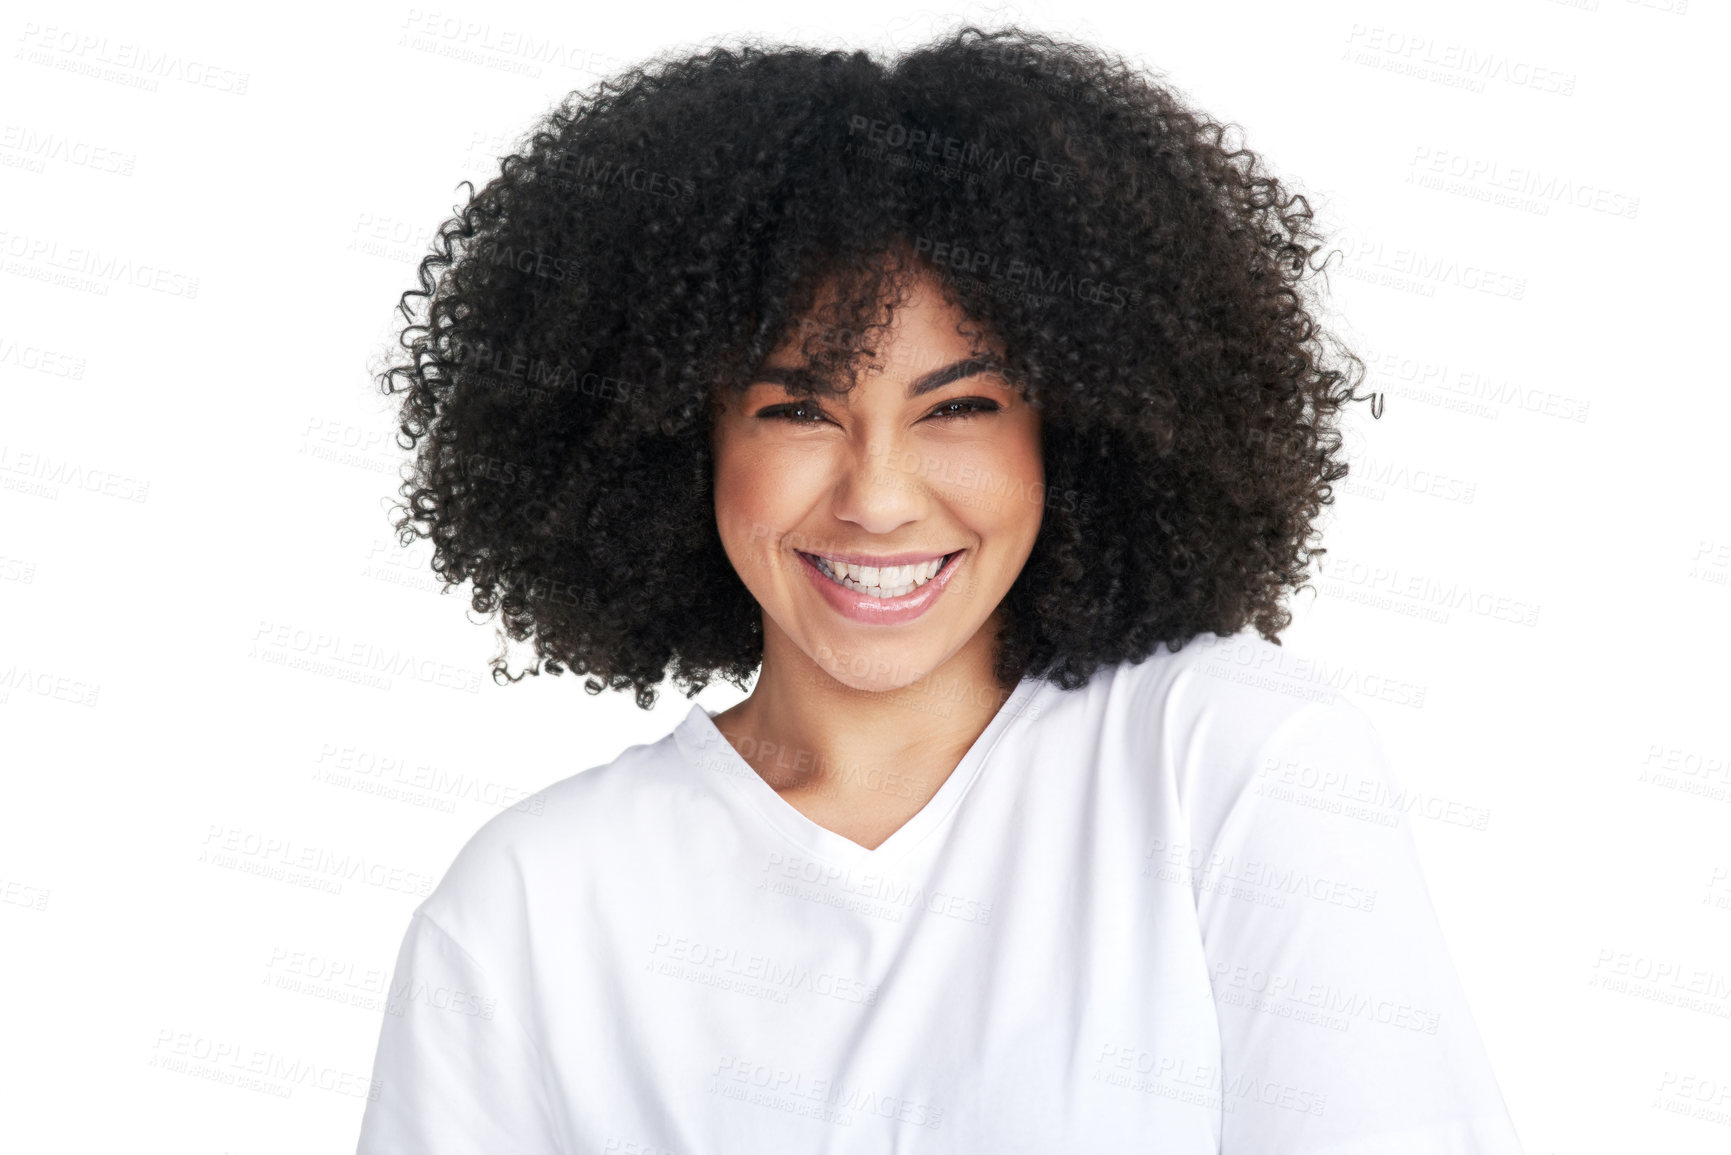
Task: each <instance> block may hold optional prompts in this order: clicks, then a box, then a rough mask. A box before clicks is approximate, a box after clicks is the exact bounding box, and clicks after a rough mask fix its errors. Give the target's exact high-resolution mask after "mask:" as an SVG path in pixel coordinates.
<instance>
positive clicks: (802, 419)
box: [758, 401, 823, 425]
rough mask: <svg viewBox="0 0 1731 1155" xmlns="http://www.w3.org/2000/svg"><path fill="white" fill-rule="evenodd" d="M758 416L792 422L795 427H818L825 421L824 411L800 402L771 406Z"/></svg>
mask: <svg viewBox="0 0 1731 1155" xmlns="http://www.w3.org/2000/svg"><path fill="white" fill-rule="evenodd" d="M758 416H759V417H768V418H771V419H779V420H782V421H790V422H792V423H793V424H795V425H816V424H817V423H818V422H819V421H822V420H823V410H821V409H819V408H818V407H817V406H815V405H812V404H810V403H808V402H803V401H798V402H794V403H792V404H788V405H775V406H771V407H770V408H768V409H764V410H761V411H760V412H759V413H758Z"/></svg>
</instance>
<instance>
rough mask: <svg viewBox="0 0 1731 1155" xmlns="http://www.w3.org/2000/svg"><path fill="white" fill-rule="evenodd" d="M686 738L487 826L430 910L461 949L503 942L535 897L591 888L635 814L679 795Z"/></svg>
mask: <svg viewBox="0 0 1731 1155" xmlns="http://www.w3.org/2000/svg"><path fill="white" fill-rule="evenodd" d="M677 733H678V729H677V728H675V729H674V730H672V731H669V732H668V733H667V734H666V735H664V736H663V737H661V738H659V739H657V740H656V741H653V742H645V743H639V744H636V745H633V746H630V747H628V748H626V749H625V750H623V751H621V752H620V754H619V755H618V756H617V757H615V758H613V759H612V760H611V761H609V762H604V763H600V764H598V765H594V766H590V767H588V768H586V769H583V770H580V771H578V772H576V773H574V774H570V775H568V776H566V777H564V778H561V779H559V780H558V781H555V782H552V783H550V784H549V785H547V786H545V787H543V788H541V789H540V790H538V791H536V792H535V793H533V794H531V795H529V796H528V797H527V798H525V799H523V800H522V801H521V802H519V803H518V804H517V805H515V806H513V807H511V808H510V809H507V810H502V811H500V812H499V813H498V814H495V815H493V816H492V817H491V818H489V819H487V821H485V822H484V823H482V824H481V826H480V827H479V828H478V829H476V830H475V832H474V833H473V834H471V835H470V836H469V838H468V840H467V841H466V842H464V843H463V845H462V847H461V849H459V850H458V851H457V853H456V855H455V857H453V858H452V860H451V864H450V866H448V867H447V868H446V870H445V873H444V875H443V876H442V877H441V878H440V880H439V883H438V885H437V886H435V887H434V888H433V891H432V893H431V894H430V895H429V896H428V897H427V898H426V899H425V901H423V902H422V903H421V906H420V908H419V909H420V910H421V911H422V912H423V913H425V914H426V915H427V916H428V917H429V918H430V919H431V920H432V921H433V922H435V923H436V924H438V925H439V926H440V927H441V928H442V929H444V930H445V931H446V932H447V933H448V934H450V935H451V937H453V938H455V939H456V940H457V941H459V942H461V943H465V944H467V943H470V942H485V941H496V940H497V939H498V938H499V936H500V933H501V932H503V931H505V930H508V929H509V928H508V927H506V926H503V925H501V923H503V922H505V921H507V920H509V919H511V918H513V917H516V918H521V917H522V916H523V915H524V913H525V912H526V910H527V907H528V905H529V903H530V901H531V899H532V898H533V896H534V894H535V893H537V892H540V891H543V890H545V889H546V888H548V887H555V888H557V887H560V886H572V887H575V886H578V885H581V883H582V879H583V876H584V872H585V870H586V865H585V864H587V863H590V862H598V861H605V860H606V858H607V857H608V855H609V854H610V853H611V851H612V848H613V844H615V843H618V842H619V841H621V839H622V837H626V835H625V833H624V829H623V828H624V826H626V825H629V823H628V822H623V823H622V821H621V820H622V819H628V818H629V816H630V815H631V814H632V813H646V812H649V811H651V810H653V809H655V808H657V807H658V805H659V804H658V803H657V801H656V799H655V797H654V796H656V795H658V794H659V793H664V792H665V791H667V790H677V789H679V788H680V787H679V781H680V772H679V771H680V766H681V761H680V753H679V750H678V748H677V746H676V735H677Z"/></svg>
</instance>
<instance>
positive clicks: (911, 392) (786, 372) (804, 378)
mask: <svg viewBox="0 0 1731 1155" xmlns="http://www.w3.org/2000/svg"><path fill="white" fill-rule="evenodd" d="M1000 368H1001V366H1000V365H999V363H998V362H997V361H996V360H993V359H992V358H989V357H968V358H965V359H964V360H961V361H956V362H954V363H952V364H949V365H945V366H944V367H943V368H942V369H933V370H932V371H931V372H930V373H923V374H921V375H920V376H918V377H916V378H914V380H913V381H912V382H911V383H910V384H909V385H908V396H909V397H918V396H920V395H921V394H922V393H930V392H931V391H932V390H934V389H942V388H943V387H944V386H945V385H948V384H950V382H952V381H960V380H962V379H963V378H964V377H973V376H975V375H977V374H980V373H993V372H997V371H998V370H999V369H1000ZM751 379H752V381H753V382H757V381H762V382H765V383H767V384H770V385H783V386H787V387H790V388H791V387H794V386H797V385H802V384H805V383H807V382H809V381H810V380H811V379H812V371H811V370H810V369H808V368H805V367H803V366H799V367H794V366H782V365H765V366H764V367H763V368H761V369H759V370H758V371H757V372H756V373H754V374H752V378H751Z"/></svg>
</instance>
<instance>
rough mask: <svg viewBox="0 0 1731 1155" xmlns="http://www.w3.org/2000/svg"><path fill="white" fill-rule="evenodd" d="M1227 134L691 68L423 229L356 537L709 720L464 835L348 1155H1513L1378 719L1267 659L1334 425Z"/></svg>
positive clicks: (1305, 243)
mask: <svg viewBox="0 0 1731 1155" xmlns="http://www.w3.org/2000/svg"><path fill="white" fill-rule="evenodd" d="M1222 136H1223V133H1222V129H1221V127H1220V126H1219V125H1217V124H1215V123H1213V122H1211V121H1209V120H1208V119H1206V118H1205V117H1203V116H1201V115H1199V114H1198V113H1196V112H1194V111H1191V110H1189V109H1187V108H1186V107H1185V106H1184V105H1183V104H1182V103H1181V102H1180V101H1179V100H1178V99H1177V98H1176V97H1175V96H1173V95H1172V94H1171V93H1170V92H1168V91H1166V90H1165V89H1163V88H1161V87H1160V86H1158V85H1157V84H1155V83H1154V82H1152V81H1151V80H1149V79H1148V78H1146V77H1144V76H1143V75H1141V74H1140V73H1138V72H1136V71H1135V70H1133V69H1131V68H1129V67H1128V66H1126V65H1125V64H1124V63H1123V62H1122V61H1120V60H1117V59H1116V58H1110V57H1107V56H1105V55H1103V54H1101V53H1099V52H1097V51H1095V50H1093V49H1089V48H1086V47H1084V46H1080V45H1075V44H1064V43H1056V42H1053V41H1052V40H1050V39H1047V38H1044V37H1040V36H1033V35H1029V34H1025V33H1022V32H1019V31H1014V30H1011V31H1005V32H998V33H992V34H985V33H982V32H980V31H979V30H977V29H972V28H967V29H963V30H961V31H960V32H958V33H957V34H955V35H954V36H952V37H950V38H948V39H946V40H944V41H943V42H941V43H937V44H935V45H932V46H930V47H927V48H924V49H921V50H919V51H916V52H913V53H911V54H909V55H907V56H905V57H903V58H901V59H899V60H897V61H895V62H893V63H891V64H885V63H880V62H879V61H877V60H874V59H873V58H871V57H869V56H868V55H866V54H864V53H852V54H848V53H842V52H819V51H812V50H802V49H789V48H782V49H775V50H763V49H759V48H755V47H748V48H744V49H739V50H723V49H716V50H712V51H710V52H708V53H705V54H704V55H701V56H697V57H693V58H691V59H686V60H677V61H670V62H661V63H659V64H658V65H656V66H655V67H653V68H651V69H648V70H636V71H633V72H632V73H631V74H629V75H628V76H626V77H625V78H624V79H623V80H622V81H621V82H619V83H610V84H606V85H603V86H601V87H600V88H598V89H597V90H596V91H595V92H594V93H591V94H588V95H587V96H584V97H583V98H581V99H577V100H575V101H573V102H572V103H571V104H569V105H567V106H566V107H564V108H561V109H560V110H558V111H556V112H554V113H553V114H551V115H550V116H549V117H548V119H547V120H546V121H545V122H544V123H543V124H542V125H541V126H540V127H539V128H538V129H537V130H536V131H535V132H534V133H533V134H532V136H531V137H530V138H529V140H528V141H527V143H526V144H525V146H524V149H523V151H522V152H521V153H520V154H519V155H515V156H511V157H508V158H506V159H505V161H504V162H503V164H502V169H501V173H500V175H499V176H498V177H497V178H496V179H494V180H493V181H491V182H490V183H489V184H488V185H487V186H486V187H485V188H484V189H482V190H481V191H480V192H478V193H474V194H473V195H472V197H471V199H470V201H469V203H468V204H467V205H466V206H465V207H463V208H462V209H461V212H460V215H458V216H457V217H455V218H453V219H452V220H451V221H450V222H448V223H447V225H446V226H445V228H444V229H443V230H442V233H441V236H442V238H443V240H442V243H441V244H440V245H439V246H438V249H439V251H438V252H437V253H436V254H435V255H433V256H430V257H429V258H427V259H426V260H425V261H423V263H422V268H421V278H420V280H421V291H420V292H418V293H410V294H405V299H404V302H403V313H404V316H405V317H406V318H408V319H409V320H410V321H411V322H413V321H414V320H415V318H414V314H413V312H412V311H411V309H410V307H409V300H408V298H410V297H422V298H425V301H424V303H425V305H426V310H427V311H426V313H425V315H424V318H423V319H422V321H421V322H420V323H411V324H410V326H409V328H408V329H407V330H406V331H405V333H404V337H403V344H404V346H405V348H407V349H409V350H410V357H409V359H408V361H407V363H405V364H402V365H399V366H397V367H395V368H393V369H392V370H390V371H389V372H388V374H387V375H386V385H387V387H388V388H391V389H393V390H398V391H400V392H402V394H403V402H402V404H403V424H402V428H403V431H404V433H405V434H406V435H407V436H408V438H409V439H410V441H411V443H412V444H416V445H418V446H419V454H418V458H417V472H416V474H415V476H414V478H413V479H412V480H411V481H410V482H409V483H408V484H407V485H406V486H405V497H406V498H407V505H406V508H405V511H404V514H403V518H402V520H401V521H400V522H399V528H400V529H401V530H402V532H403V536H404V540H405V541H407V540H412V538H413V537H414V536H415V535H416V534H419V535H422V536H426V537H428V538H430V539H431V540H432V541H433V542H434V545H435V547H436V551H437V552H436V557H435V561H434V566H435V568H436V569H437V571H438V572H439V573H440V574H441V575H442V576H443V577H444V578H445V579H446V580H447V581H449V582H451V583H458V582H463V581H467V582H469V583H471V584H472V586H473V589H474V595H473V604H474V607H475V608H476V609H477V610H479V611H482V612H492V611H495V610H496V611H498V612H499V613H500V615H501V621H502V626H503V629H504V631H505V632H506V633H507V634H508V635H509V636H510V637H511V638H513V639H516V640H518V641H529V642H532V643H533V645H534V647H535V653H536V661H535V663H534V666H533V667H532V668H531V670H530V671H529V672H539V670H540V669H541V668H545V669H546V670H547V671H549V672H552V673H559V672H561V671H564V670H570V671H573V672H575V673H578V674H583V675H586V676H587V683H586V684H587V688H588V689H589V690H590V692H592V693H599V692H600V691H601V690H603V689H609V688H610V689H618V690H624V689H630V690H633V691H634V692H635V695H636V701H637V702H638V703H639V704H640V705H642V706H644V707H648V706H650V705H652V704H653V703H654V701H655V692H656V687H657V686H659V685H660V684H661V683H662V682H663V681H664V680H665V679H666V678H667V677H668V676H669V675H671V676H672V678H673V679H674V680H675V682H676V683H677V684H678V685H679V686H680V687H681V689H683V690H684V691H685V692H686V693H687V694H688V695H689V694H695V693H696V692H697V691H698V690H699V689H700V688H702V687H703V686H705V685H706V684H708V682H709V681H711V680H712V679H714V678H721V679H724V680H727V681H729V682H732V683H733V684H736V685H738V686H740V688H742V689H745V688H747V687H748V685H749V689H750V696H749V697H747V698H746V699H745V700H744V701H742V702H741V703H740V704H739V705H737V706H735V707H734V708H733V709H731V710H728V711H726V712H724V713H721V714H718V715H714V716H712V715H711V714H710V713H709V712H708V711H706V710H704V709H703V708H701V707H699V706H696V705H693V706H692V708H691V709H690V711H689V712H688V713H687V714H686V716H685V719H684V721H682V722H680V723H679V725H678V726H677V727H676V728H675V729H674V730H673V731H672V732H671V733H669V734H668V735H667V736H665V737H664V738H662V739H661V740H660V741H657V742H654V743H651V744H647V745H639V746H634V747H632V748H631V749H629V750H626V751H625V752H624V753H622V754H620V755H619V756H618V757H617V758H616V759H614V760H613V761H612V762H610V763H607V764H605V765H601V766H595V767H591V768H588V769H584V770H582V772H580V773H572V774H568V775H567V774H564V773H561V775H560V777H559V780H558V781H556V782H554V783H553V784H552V785H551V786H548V787H547V788H546V789H545V790H543V791H542V792H541V793H540V794H539V795H538V796H537V803H538V804H537V805H536V806H535V807H520V808H516V809H513V810H511V811H507V812H505V813H502V814H500V815H498V816H497V817H495V818H494V819H492V820H491V821H489V822H488V823H487V824H486V825H485V826H483V827H482V828H481V830H480V831H479V832H478V833H476V834H475V836H474V837H473V838H472V839H471V840H470V842H469V843H468V844H467V845H466V846H465V848H464V849H463V850H462V852H461V853H460V854H459V855H458V857H457V859H456V861H455V862H454V863H453V864H452V865H451V867H450V869H449V871H448V872H447V874H446V875H445V877H444V879H443V881H442V882H441V883H440V885H439V887H438V888H437V890H436V891H435V892H434V893H433V895H432V896H431V897H430V898H428V899H427V900H426V901H425V902H424V903H423V904H422V905H421V906H420V908H419V909H418V910H417V911H416V912H415V915H414V917H413V919H412V920H411V922H410V925H409V928H408V933H407V935H406V937H405V939H404V942H403V946H402V951H401V954H400V955H399V957H398V959H397V964H396V974H395V978H394V980H393V986H392V994H393V997H392V1000H391V1008H390V1012H389V1013H388V1014H387V1015H386V1016H385V1019H384V1025H383V1030H382V1034H381V1037H380V1040H379V1048H378V1054H377V1058H376V1064H375V1078H376V1079H377V1082H378V1094H377V1097H376V1098H375V1099H373V1100H372V1101H370V1102H369V1104H368V1106H367V1109H366V1114H365V1118H364V1122H363V1125H362V1130H361V1138H360V1151H361V1152H362V1155H374V1153H376V1155H384V1153H386V1152H391V1153H401V1152H416V1153H451V1155H455V1153H457V1152H464V1153H469V1152H499V1153H505V1152H510V1153H512V1155H553V1153H555V1152H558V1153H564V1155H578V1153H586V1152H603V1151H608V1152H635V1153H640V1155H655V1153H662V1152H679V1153H681V1155H721V1153H724V1152H727V1153H737V1152H753V1153H759V1152H773V1153H776V1155H781V1153H792V1152H802V1153H826V1152H837V1153H839V1152H849V1153H867V1152H871V1153H878V1152H902V1153H937V1152H946V1153H975V1152H978V1153H988V1152H989V1153H992V1155H1000V1153H1003V1152H1011V1151H1026V1152H1040V1153H1042V1155H1046V1153H1053V1152H1071V1151H1100V1150H1119V1151H1122V1150H1145V1151H1157V1152H1162V1153H1163V1155H1181V1153H1182V1155H1191V1153H1194V1155H1201V1153H1203V1152H1210V1153H1212V1152H1224V1153H1230V1155H1251V1153H1255V1155H1279V1153H1291V1155H1298V1153H1308V1155H1320V1153H1323V1152H1332V1153H1339V1155H1347V1153H1352V1155H1367V1153H1371V1152H1375V1153H1378V1155H1381V1153H1385V1152H1387V1153H1398V1155H1427V1153H1434V1155H1444V1153H1447V1155H1469V1153H1470V1155H1505V1153H1514V1152H1518V1151H1519V1150H1520V1147H1519V1145H1518V1143H1517V1140H1516V1138H1515V1135H1514V1132H1513V1129H1512V1127H1511V1125H1510V1122H1509V1118H1508V1115H1507V1113H1506V1111H1505V1109H1504V1105H1503V1102H1502V1099H1501V1096H1500V1094H1499V1091H1498V1088H1497V1084H1496V1081H1495V1079H1494V1077H1493V1074H1492V1072H1491V1070H1490V1067H1489V1064H1488V1062H1487V1060H1486V1057H1485V1053H1484V1050H1483V1048H1482V1045H1481V1043H1480V1039H1479V1035H1478V1031H1477V1028H1476V1026H1475V1024H1474V1022H1473V1019H1472V1016H1471V1013H1470V1011H1469V1009H1468V1007H1467V1004H1466V1002H1465V1000H1464V998H1463V995H1462V992H1461V989H1460V986H1459V983H1458V981H1457V979H1456V976H1455V972H1454V969H1453V966H1452V964H1451V962H1450V958H1449V955H1448V951H1447V948H1446V946H1445V943H1444V941H1443V939H1442V937H1441V934H1440V931H1439V927H1438V922H1437V919H1436V916H1435V914H1434V912H1433V909H1432V906H1431V903H1430V899H1429V896H1428V893H1427V891H1426V888H1425V884H1424V881H1423V878H1422V876H1421V874H1420V871H1419V868H1418V863H1417V857H1416V855H1415V853H1414V847H1413V842H1412V838H1411V834H1410V831H1409V829H1408V825H1407V820H1406V817H1405V810H1404V806H1403V804H1402V801H1401V799H1402V798H1403V797H1404V796H1403V795H1402V794H1401V793H1400V792H1399V786H1398V779H1397V778H1396V777H1395V775H1394V774H1393V773H1392V772H1391V769H1390V767H1389V765H1388V761H1387V757H1386V753H1385V750H1384V748H1383V746H1382V744H1381V742H1380V740H1379V738H1378V736H1377V734H1376V731H1375V729H1374V727H1373V726H1372V725H1371V723H1370V721H1369V719H1368V717H1367V716H1366V714H1365V713H1364V712H1363V711H1362V710H1361V709H1359V708H1358V707H1356V706H1355V705H1353V704H1351V703H1350V702H1349V701H1348V700H1347V699H1345V698H1344V697H1342V696H1340V695H1339V694H1337V693H1335V692H1334V691H1333V690H1332V689H1331V688H1330V685H1329V683H1328V680H1326V679H1324V678H1322V677H1320V676H1318V675H1317V674H1315V673H1313V672H1312V670H1311V668H1310V666H1309V664H1308V663H1304V662H1299V661H1295V660H1293V659H1292V658H1291V657H1290V655H1289V654H1288V653H1287V651H1286V650H1284V649H1282V648H1281V647H1280V646H1279V645H1278V643H1277V640H1276V639H1277V635H1278V633H1279V632H1280V631H1281V630H1282V629H1284V628H1285V626H1286V625H1287V624H1288V623H1289V621H1290V617H1289V615H1288V614H1287V612H1286V611H1285V610H1284V609H1283V608H1282V605H1281V602H1282V598H1283V595H1284V593H1285V592H1286V591H1287V590H1289V589H1291V588H1295V587H1297V586H1299V585H1301V584H1302V583H1303V582H1304V581H1305V578H1306V567H1307V565H1308V561H1309V559H1310V557H1311V555H1313V554H1314V553H1315V552H1317V551H1316V550H1315V549H1314V548H1313V547H1312V546H1311V545H1310V541H1311V538H1312V536H1313V530H1314V522H1315V519H1316V517H1317V515H1318V514H1319V512H1320V511H1321V508H1322V507H1323V506H1324V505H1326V504H1327V503H1328V502H1329V501H1330V500H1331V497H1332V492H1331V483H1332V482H1334V481H1337V480H1339V479H1340V478H1341V477H1342V476H1344V474H1345V467H1344V464H1343V463H1342V462H1341V460H1340V456H1341V455H1340V438H1339V435H1338V433H1337V432H1336V430H1335V429H1334V428H1333V422H1334V419H1335V418H1336V417H1337V415H1338V413H1339V410H1340V408H1341V407H1342V406H1343V405H1344V404H1345V403H1346V402H1347V401H1348V400H1350V399H1352V396H1353V395H1352V391H1351V384H1352V383H1351V381H1350V380H1349V379H1348V375H1347V374H1346V373H1344V372H1343V371H1341V370H1340V369H1337V368H1334V367H1330V365H1329V357H1328V350H1327V349H1325V347H1324V345H1323V340H1324V337H1323V334H1322V332H1321V330H1320V329H1319V328H1318V327H1317V325H1316V324H1314V323H1313V321H1312V318H1311V315H1310V313H1309V312H1308V311H1307V310H1308V308H1309V307H1310V306H1309V304H1308V300H1309V298H1308V296H1307V295H1306V294H1305V293H1304V292H1302V291H1301V289H1305V288H1308V287H1309V282H1308V281H1306V276H1307V273H1309V272H1310V271H1311V270H1313V269H1314V267H1315V266H1314V265H1313V264H1312V263H1311V260H1310V258H1312V257H1313V256H1314V255H1315V253H1316V252H1317V250H1318V248H1319V244H1318V241H1317V237H1316V235H1315V234H1314V233H1313V232H1312V231H1311V225H1310V221H1311V216H1310V210H1309V206H1308V205H1307V204H1306V203H1305V202H1304V200H1303V198H1302V197H1299V196H1296V195H1293V194H1291V193H1290V192H1288V191H1287V190H1286V189H1285V188H1283V186H1282V185H1281V184H1280V183H1279V182H1278V181H1277V180H1276V179H1275V178H1274V177H1272V176H1269V175H1267V174H1266V173H1265V172H1263V171H1262V169H1261V167H1260V162H1259V161H1258V160H1257V158H1256V157H1254V156H1253V155H1252V154H1251V153H1249V152H1247V151H1245V150H1243V149H1233V148H1230V147H1228V146H1227V145H1225V144H1224V143H1223V139H1222ZM1342 356H1343V361H1344V362H1345V363H1346V364H1347V365H1349V366H1356V367H1358V368H1362V365H1361V364H1360V363H1358V362H1357V361H1356V359H1354V358H1352V357H1351V355H1350V353H1343V355H1342ZM495 671H496V673H497V674H498V675H499V676H500V677H502V678H508V679H514V678H515V677H521V676H522V675H521V674H518V675H511V674H510V673H509V672H508V671H507V669H506V667H505V663H504V658H503V655H502V654H501V656H500V658H499V659H498V661H497V662H496V664H495ZM754 677H755V681H754V682H753V681H752V679H753V678H754ZM454 724H458V725H461V724H463V723H462V722H461V721H460V720H455V721H454ZM564 769H569V768H562V770H564Z"/></svg>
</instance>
